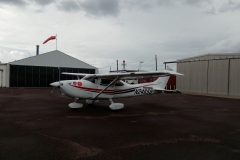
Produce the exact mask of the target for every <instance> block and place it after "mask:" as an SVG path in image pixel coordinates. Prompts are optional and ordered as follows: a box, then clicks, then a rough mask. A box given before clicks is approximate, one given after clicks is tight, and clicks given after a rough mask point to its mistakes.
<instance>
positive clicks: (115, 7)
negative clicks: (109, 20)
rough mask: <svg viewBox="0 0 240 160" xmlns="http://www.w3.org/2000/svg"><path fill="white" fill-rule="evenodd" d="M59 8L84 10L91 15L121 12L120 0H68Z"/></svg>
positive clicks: (114, 14)
mask: <svg viewBox="0 0 240 160" xmlns="http://www.w3.org/2000/svg"><path fill="white" fill-rule="evenodd" d="M57 8H58V9H59V10H64V11H67V12H68V11H84V12H86V14H87V15H91V16H97V17H98V16H116V15H117V14H118V13H119V1H118V0H78V1H77V0H72V1H70V0H67V1H61V2H60V3H59V4H58V5H57Z"/></svg>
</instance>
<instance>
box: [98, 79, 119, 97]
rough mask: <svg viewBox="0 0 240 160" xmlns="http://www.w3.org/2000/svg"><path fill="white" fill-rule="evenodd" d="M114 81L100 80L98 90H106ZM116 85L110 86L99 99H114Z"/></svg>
mask: <svg viewBox="0 0 240 160" xmlns="http://www.w3.org/2000/svg"><path fill="white" fill-rule="evenodd" d="M112 81H113V80H112V79H100V78H99V79H98V89H101V90H103V89H105V88H106V87H107V86H108V85H109V84H110V83H111V82H112ZM114 90H115V86H114V84H113V85H111V86H109V87H108V88H107V89H106V90H105V91H104V92H103V93H102V94H100V96H99V98H113V97H114Z"/></svg>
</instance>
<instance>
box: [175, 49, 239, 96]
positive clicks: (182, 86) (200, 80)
mask: <svg viewBox="0 0 240 160" xmlns="http://www.w3.org/2000/svg"><path fill="white" fill-rule="evenodd" d="M177 72H180V73H183V74H184V75H185V76H177V84H176V85H177V88H178V89H179V90H180V91H182V92H188V93H199V94H214V95H225V96H240V53H235V54H205V55H201V56H197V57H191V58H186V59H179V60H177Z"/></svg>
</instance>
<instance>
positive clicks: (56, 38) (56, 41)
mask: <svg viewBox="0 0 240 160" xmlns="http://www.w3.org/2000/svg"><path fill="white" fill-rule="evenodd" d="M56 50H57V34H56Z"/></svg>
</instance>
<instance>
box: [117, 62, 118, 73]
mask: <svg viewBox="0 0 240 160" xmlns="http://www.w3.org/2000/svg"><path fill="white" fill-rule="evenodd" d="M117 72H118V60H117Z"/></svg>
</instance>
